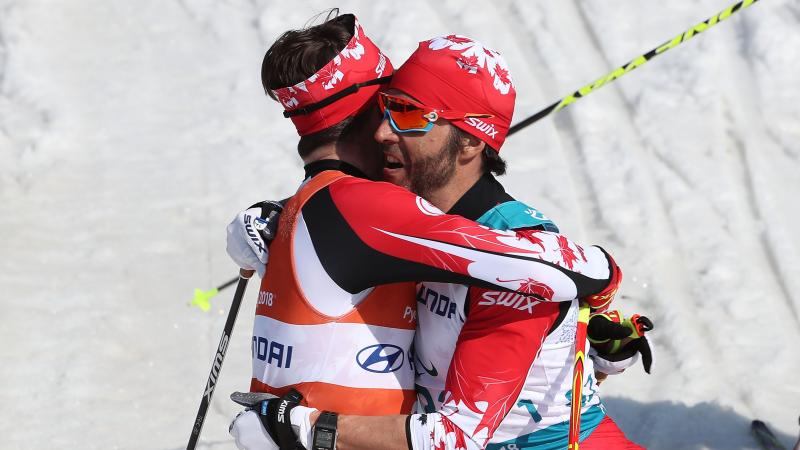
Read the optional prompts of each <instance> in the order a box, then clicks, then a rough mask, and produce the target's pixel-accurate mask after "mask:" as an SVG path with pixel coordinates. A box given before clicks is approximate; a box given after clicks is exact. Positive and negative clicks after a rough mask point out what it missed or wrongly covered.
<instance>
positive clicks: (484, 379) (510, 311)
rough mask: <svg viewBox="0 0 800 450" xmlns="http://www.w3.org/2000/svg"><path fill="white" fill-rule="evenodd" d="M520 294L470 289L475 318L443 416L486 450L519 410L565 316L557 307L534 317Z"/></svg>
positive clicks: (461, 343) (450, 379)
mask: <svg viewBox="0 0 800 450" xmlns="http://www.w3.org/2000/svg"><path fill="white" fill-rule="evenodd" d="M502 295H505V296H508V298H505V299H504V298H502V297H500V296H502ZM514 295H515V294H511V293H507V292H497V291H495V292H491V291H487V290H484V289H475V288H473V289H470V312H469V316H468V317H467V320H466V322H465V323H464V327H463V328H462V329H461V334H460V335H459V337H458V343H457V344H456V349H455V352H454V354H453V360H452V362H451V363H450V370H449V371H448V373H447V381H446V384H445V392H446V393H447V394H446V396H445V401H444V405H443V409H442V411H441V412H442V414H443V415H445V416H447V417H448V419H450V421H452V422H453V423H454V424H455V425H456V426H457V427H458V428H459V429H460V430H462V431H463V432H465V433H466V434H467V435H468V436H470V437H472V439H473V440H475V441H477V442H478V443H479V444H480V445H481V446H483V445H485V444H486V442H488V440H489V439H490V438H491V437H492V435H493V434H494V432H495V430H496V429H497V427H498V426H499V425H500V422H501V421H502V420H503V418H504V417H505V416H506V414H508V412H509V410H510V409H511V407H512V406H513V405H514V402H515V401H516V399H517V397H518V396H519V393H520V391H521V390H522V387H523V386H524V385H525V380H526V379H527V376H528V371H529V370H530V368H531V365H532V364H533V360H534V359H536V356H537V355H538V354H539V349H540V348H541V346H542V342H543V341H544V338H545V337H546V336H547V333H548V331H549V330H550V328H551V327H552V326H553V323H554V322H555V320H556V319H557V318H558V315H559V306H558V305H557V304H555V303H543V304H539V305H537V306H536V308H534V309H533V311H532V312H531V311H529V310H527V309H526V308H524V301H525V299H524V298H518V297H512V296H514ZM497 361H502V362H503V363H502V364H498V363H497ZM481 441H482V442H481Z"/></svg>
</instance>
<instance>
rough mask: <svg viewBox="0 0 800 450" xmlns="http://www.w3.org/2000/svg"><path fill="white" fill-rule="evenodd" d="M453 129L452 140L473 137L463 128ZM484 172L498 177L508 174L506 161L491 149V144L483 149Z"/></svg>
mask: <svg viewBox="0 0 800 450" xmlns="http://www.w3.org/2000/svg"><path fill="white" fill-rule="evenodd" d="M452 129H453V133H452V134H451V135H450V137H451V139H454V140H461V139H465V138H467V137H469V136H472V135H471V134H469V133H467V132H466V131H464V130H462V129H461V128H458V127H453V128H452ZM483 171H484V172H491V173H493V174H495V175H497V176H500V175H503V174H505V173H506V161H505V160H504V159H503V158H501V157H500V153H498V152H497V150H495V149H493V148H492V147H489V144H486V146H485V147H484V148H483Z"/></svg>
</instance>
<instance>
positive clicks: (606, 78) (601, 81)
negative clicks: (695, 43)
mask: <svg viewBox="0 0 800 450" xmlns="http://www.w3.org/2000/svg"><path fill="white" fill-rule="evenodd" d="M757 1H758V0H741V1H740V2H738V3H736V4H734V5H731V6H729V7H727V8H725V9H724V10H722V11H721V12H719V13H718V14H715V15H714V16H712V17H710V18H708V19H706V20H704V21H702V22H700V23H698V24H697V25H695V26H693V27H691V28H689V29H688V30H686V31H684V32H683V33H681V34H679V35H677V36H675V37H674V38H672V39H670V40H669V41H667V42H665V43H663V44H661V45H659V46H658V47H656V48H654V49H652V50H650V51H649V52H647V53H645V54H643V55H639V56H637V57H636V58H634V59H633V60H631V61H629V62H627V63H626V64H623V65H622V66H619V67H617V68H616V69H614V70H612V71H611V72H609V73H607V74H606V75H603V76H602V77H600V78H598V79H597V80H595V81H593V82H591V83H589V84H587V85H586V86H583V87H582V88H580V89H578V90H577V91H575V92H573V93H572V94H570V95H568V96H566V97H564V98H562V99H559V100H557V101H556V102H555V103H553V104H552V105H550V106H548V107H547V108H544V109H543V110H541V111H539V112H537V113H536V114H534V115H532V116H530V117H528V118H527V119H524V120H523V121H521V122H519V123H516V124H514V125H513V126H512V127H511V128H509V129H508V135H509V136H510V135H512V134H514V133H516V132H517V131H519V130H521V129H523V128H525V127H527V126H528V125H530V124H532V123H534V122H536V121H538V120H539V119H542V118H544V117H545V116H547V115H549V114H550V113H554V112H556V111H559V110H561V109H563V108H565V107H567V106H569V105H570V104H572V103H574V102H575V101H577V100H578V99H580V98H583V97H586V96H587V95H589V94H590V93H592V92H594V91H595V90H597V89H599V88H601V87H603V86H605V85H606V84H609V83H611V82H612V81H614V80H616V79H617V78H619V77H621V76H623V75H625V74H626V73H628V72H630V71H632V70H633V69H635V68H637V67H639V66H641V65H643V64H644V63H646V62H647V61H650V60H651V59H653V58H655V57H656V56H658V55H660V54H662V53H664V52H666V51H667V50H669V49H671V48H674V47H677V46H678V45H680V44H681V43H683V42H686V41H688V40H689V39H691V38H692V37H694V36H696V35H698V34H700V33H702V32H703V31H706V30H707V29H709V28H711V27H713V26H714V25H716V24H718V23H720V22H722V21H723V20H725V19H727V18H728V17H730V16H731V15H732V14H733V13H735V12H737V11H739V10H742V9H745V8H747V7H748V6H750V5H752V4H753V3H755V2H757Z"/></svg>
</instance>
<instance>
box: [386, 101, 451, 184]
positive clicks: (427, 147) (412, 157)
mask: <svg viewBox="0 0 800 450" xmlns="http://www.w3.org/2000/svg"><path fill="white" fill-rule="evenodd" d="M387 93H389V94H391V95H395V96H398V97H403V98H409V99H412V100H413V97H411V96H409V95H407V94H405V93H403V92H401V91H397V90H389V91H388V92H387ZM452 128H453V126H452V125H451V124H450V123H448V122H447V121H446V120H443V119H440V120H438V121H436V122H435V125H434V127H433V128H432V129H431V130H430V131H428V132H406V133H398V132H396V131H395V130H394V129H393V128H392V126H391V125H390V124H389V120H388V119H384V120H383V121H382V122H381V124H380V126H378V129H377V130H376V131H375V140H376V141H378V143H380V144H382V147H383V152H384V155H385V156H386V165H385V166H384V168H383V180H384V181H388V182H390V183H393V184H396V185H398V186H403V187H405V188H406V189H408V190H410V191H411V192H413V193H415V194H417V195H419V196H420V197H423V198H424V197H426V196H427V195H428V194H430V193H431V192H433V191H435V190H437V189H439V188H441V187H443V186H445V185H447V183H448V182H449V181H450V180H451V179H452V178H453V175H454V174H455V171H456V159H457V158H458V154H459V150H460V148H461V147H460V143H459V142H458V141H457V140H456V139H454V136H455V135H454V134H453V130H452Z"/></svg>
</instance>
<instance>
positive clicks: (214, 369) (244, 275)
mask: <svg viewBox="0 0 800 450" xmlns="http://www.w3.org/2000/svg"><path fill="white" fill-rule="evenodd" d="M252 276H253V271H252V270H244V269H241V270H240V271H239V284H237V285H236V293H235V294H233V301H232V302H231V309H230V311H228V320H226V321H225V328H224V329H223V330H222V337H220V339H219V345H218V346H217V353H216V355H215V356H214V361H212V363H211V372H210V373H209V374H208V381H207V382H206V387H205V391H203V397H202V398H201V399H200V408H199V409H198V410H197V418H196V419H195V420H194V425H193V426H192V434H191V435H190V436H189V443H188V444H187V445H186V450H194V448H195V446H196V445H197V439H199V438H200V431H201V430H202V429H203V422H205V420H206V413H207V412H208V407H209V406H210V405H211V396H212V395H213V394H214V387H215V386H216V385H217V381H218V380H219V374H220V371H221V370H222V362H223V361H224V360H225V352H226V350H227V349H228V344H229V341H230V338H231V333H232V332H233V326H234V324H235V323H236V316H237V315H239V306H240V305H241V304H242V297H244V291H245V289H246V288H247V280H249V279H250V277H252Z"/></svg>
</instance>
